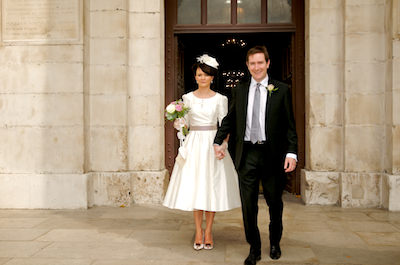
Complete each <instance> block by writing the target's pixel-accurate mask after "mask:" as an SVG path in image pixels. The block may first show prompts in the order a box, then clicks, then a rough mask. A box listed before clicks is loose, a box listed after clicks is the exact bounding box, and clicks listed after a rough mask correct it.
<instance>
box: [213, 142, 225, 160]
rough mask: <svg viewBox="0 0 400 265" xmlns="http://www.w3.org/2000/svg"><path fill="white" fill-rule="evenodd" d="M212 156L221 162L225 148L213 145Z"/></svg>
mask: <svg viewBox="0 0 400 265" xmlns="http://www.w3.org/2000/svg"><path fill="white" fill-rule="evenodd" d="M214 154H215V157H216V158H217V159H218V160H221V159H223V158H224V157H225V146H224V145H218V144H214Z"/></svg>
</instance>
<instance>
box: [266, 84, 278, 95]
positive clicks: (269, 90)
mask: <svg viewBox="0 0 400 265" xmlns="http://www.w3.org/2000/svg"><path fill="white" fill-rule="evenodd" d="M267 90H268V95H269V96H271V94H272V93H274V92H275V91H277V90H278V88H277V87H275V86H274V85H273V84H269V85H268V86H267Z"/></svg>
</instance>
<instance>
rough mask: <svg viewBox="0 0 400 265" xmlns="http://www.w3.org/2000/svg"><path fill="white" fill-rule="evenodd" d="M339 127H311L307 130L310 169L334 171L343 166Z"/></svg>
mask: <svg viewBox="0 0 400 265" xmlns="http://www.w3.org/2000/svg"><path fill="white" fill-rule="evenodd" d="M342 131H343V130H342V128H340V127H312V129H310V132H309V143H310V145H311V147H312V148H310V150H309V152H308V153H307V157H308V158H309V165H310V169H312V170H315V171H324V170H325V171H327V170H329V171H335V170H338V169H341V168H343V162H342V148H343V147H342V142H343V136H342V134H343V132H342Z"/></svg>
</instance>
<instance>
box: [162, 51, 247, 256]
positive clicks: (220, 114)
mask: <svg viewBox="0 0 400 265" xmlns="http://www.w3.org/2000/svg"><path fill="white" fill-rule="evenodd" d="M197 61H198V63H196V64H195V65H194V66H193V72H194V74H195V79H196V82H197V84H198V89H196V90H195V91H193V92H189V93H187V94H185V95H183V96H182V98H183V101H184V103H185V105H186V106H188V107H189V108H190V110H189V113H188V114H187V116H186V117H185V119H186V125H187V126H188V128H189V134H188V135H187V136H186V138H185V140H184V142H183V145H182V146H181V147H180V148H179V155H178V157H177V159H176V161H175V165H174V168H173V171H172V175H171V179H170V183H169V186H168V190H167V193H166V195H165V199H164V203H163V205H164V206H166V207H169V208H172V209H180V210H184V211H193V216H194V222H195V226H196V235H195V240H194V244H193V248H194V249H195V250H200V249H203V248H204V249H212V248H213V246H214V241H213V238H212V225H213V222H214V216H215V212H219V211H227V210H230V209H233V208H238V207H240V205H241V204H240V194H239V185H238V177H237V173H236V171H235V167H234V165H233V162H232V159H231V157H230V156H229V154H227V155H226V156H225V158H223V159H221V160H218V159H217V158H216V157H215V154H214V149H213V141H214V137H215V134H216V132H217V124H221V122H222V119H223V118H224V117H225V115H226V114H227V112H228V99H227V97H225V96H223V95H221V94H219V93H216V92H215V91H213V90H211V84H212V82H213V79H214V77H215V76H216V74H217V71H218V63H217V61H216V60H215V59H214V58H213V57H210V56H208V55H203V56H201V57H199V58H197ZM225 144H226V143H225ZM203 215H205V217H206V228H205V230H203V229H202V223H203Z"/></svg>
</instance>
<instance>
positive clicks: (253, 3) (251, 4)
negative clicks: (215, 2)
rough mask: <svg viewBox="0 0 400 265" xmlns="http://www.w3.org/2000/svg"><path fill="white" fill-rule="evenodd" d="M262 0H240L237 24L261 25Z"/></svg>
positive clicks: (238, 2)
mask: <svg viewBox="0 0 400 265" xmlns="http://www.w3.org/2000/svg"><path fill="white" fill-rule="evenodd" d="M260 10H261V1H260V0H238V1H237V20H238V21H237V22H238V24H248V23H254V24H259V23H261V12H260Z"/></svg>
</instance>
